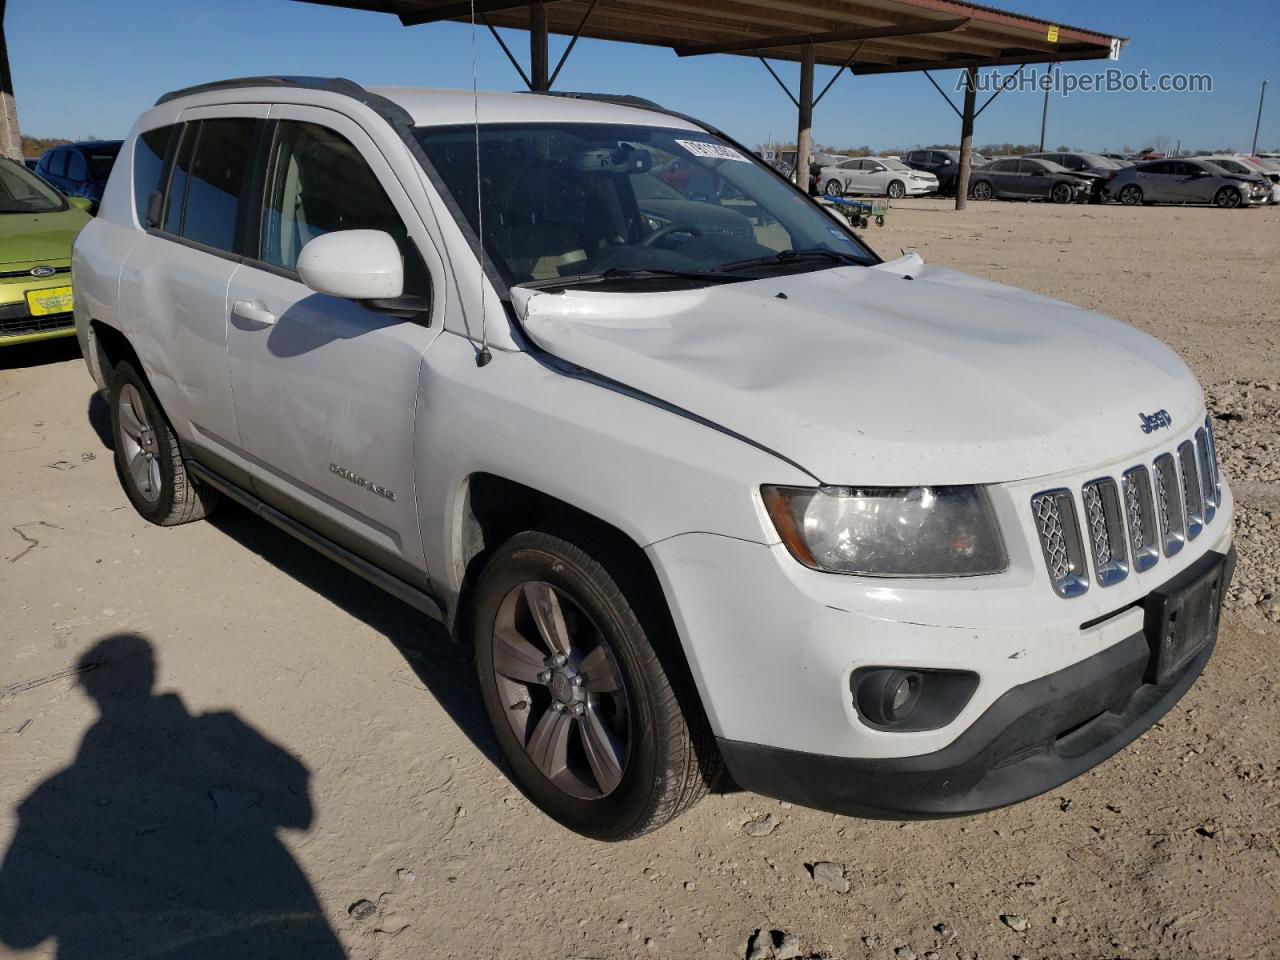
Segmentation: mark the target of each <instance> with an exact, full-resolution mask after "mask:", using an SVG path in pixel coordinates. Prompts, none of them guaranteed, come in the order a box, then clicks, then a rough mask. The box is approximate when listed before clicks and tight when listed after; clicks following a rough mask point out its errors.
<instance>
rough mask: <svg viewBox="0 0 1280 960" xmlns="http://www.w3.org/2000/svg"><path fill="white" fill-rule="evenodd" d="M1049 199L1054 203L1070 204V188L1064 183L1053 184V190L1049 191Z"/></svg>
mask: <svg viewBox="0 0 1280 960" xmlns="http://www.w3.org/2000/svg"><path fill="white" fill-rule="evenodd" d="M1049 199H1050V200H1052V201H1053V202H1054V203H1070V202H1071V187H1069V186H1067V184H1065V183H1055V184H1054V185H1053V189H1052V190H1050V191H1049Z"/></svg>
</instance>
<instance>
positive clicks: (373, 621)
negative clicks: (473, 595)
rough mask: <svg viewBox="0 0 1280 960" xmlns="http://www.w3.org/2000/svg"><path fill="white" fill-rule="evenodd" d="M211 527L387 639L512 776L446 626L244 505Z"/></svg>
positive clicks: (222, 508)
mask: <svg viewBox="0 0 1280 960" xmlns="http://www.w3.org/2000/svg"><path fill="white" fill-rule="evenodd" d="M210 522H212V523H213V524H214V525H215V526H216V527H217V528H218V529H219V530H221V531H222V532H223V533H225V534H226V535H227V536H229V537H231V538H232V539H233V540H235V541H236V542H237V543H239V544H240V545H241V546H243V547H245V548H246V549H248V550H252V551H253V552H254V553H256V554H258V556H260V557H262V558H263V559H264V560H266V561H267V562H268V563H270V564H272V565H273V566H275V567H277V568H278V569H280V570H283V571H284V572H285V573H287V574H288V575H289V576H291V577H293V579H295V580H297V581H298V582H299V583H301V584H303V585H304V586H306V587H307V588H308V589H310V590H314V591H315V592H316V593H318V594H320V595H321V596H323V597H325V598H327V599H328V600H330V601H331V602H333V603H335V604H337V605H338V606H339V607H341V608H342V609H343V610H345V611H346V612H347V613H349V614H351V616H353V617H356V618H357V619H359V620H361V621H363V622H364V623H366V624H368V625H369V626H370V627H372V628H373V629H374V630H377V631H378V632H379V633H381V634H382V635H383V636H385V637H387V639H389V640H390V641H391V642H392V643H393V644H395V646H396V649H397V650H399V652H400V654H401V656H403V657H404V659H405V662H406V663H408V664H409V666H410V667H411V668H412V669H413V671H414V673H415V674H416V675H417V677H418V679H419V680H421V681H422V684H423V686H424V687H426V689H427V691H428V692H429V693H430V694H431V695H432V696H433V697H434V698H435V700H436V702H437V703H439V704H440V705H441V706H442V707H443V708H444V709H445V711H446V712H448V714H449V716H450V718H451V719H452V720H453V722H454V723H456V724H457V725H458V728H459V729H460V730H461V731H462V732H463V733H464V734H466V736H467V738H468V739H469V740H470V741H471V742H472V744H473V745H474V746H475V747H476V749H477V750H479V751H480V752H481V753H482V754H483V755H484V756H485V757H486V758H487V759H488V760H489V762H490V763H492V764H493V765H494V766H495V767H497V768H498V769H499V770H501V771H502V773H503V775H504V776H508V772H507V767H506V761H505V760H504V759H503V757H502V753H501V751H500V750H499V749H498V744H497V741H495V740H494V738H493V733H492V731H491V730H490V727H489V719H488V717H487V716H486V715H485V712H484V707H483V705H482V702H481V699H480V689H479V687H478V686H477V685H476V680H475V670H474V667H473V666H472V662H471V657H470V656H469V654H468V652H467V651H466V650H464V649H463V648H462V647H460V646H459V645H458V644H456V643H454V642H453V641H452V640H451V639H450V638H449V636H448V634H447V633H446V631H445V629H444V627H443V626H442V625H440V624H439V623H436V622H435V621H433V620H430V619H428V618H427V617H425V616H423V615H422V614H420V613H418V612H417V611H416V610H414V609H412V608H411V607H409V606H406V605H405V604H403V603H401V602H400V601H398V600H396V599H394V598H392V597H389V596H388V595H387V594H386V593H384V592H383V591H382V590H380V589H378V588H377V587H375V586H373V585H372V584H370V583H368V582H367V581H365V580H364V579H362V578H361V577H358V576H356V575H355V574H354V573H351V572H350V571H348V570H346V569H345V568H343V567H340V566H338V564H336V563H334V562H333V561H331V560H329V559H327V558H325V557H322V556H320V555H319V554H317V553H315V552H314V551H313V550H311V549H310V548H309V547H306V546H304V545H303V544H300V543H298V541H296V540H295V539H293V537H291V536H289V535H288V534H286V533H284V532H283V531H281V530H278V529H276V528H275V527H274V526H272V525H271V524H269V523H267V522H266V521H264V520H262V519H261V518H259V517H256V516H254V515H253V514H251V513H250V512H249V511H247V510H245V509H244V508H242V507H241V506H239V505H238V504H235V503H232V502H229V501H227V500H225V499H224V500H223V501H222V502H221V503H220V504H219V506H218V510H217V512H216V513H214V514H213V516H212V517H211V518H210ZM508 779H509V777H508ZM712 789H713V791H714V792H716V793H737V792H740V791H741V788H740V787H739V786H738V785H737V784H735V783H734V782H733V780H732V778H731V777H730V776H729V775H728V773H727V772H725V773H723V774H722V775H721V776H720V778H719V780H718V782H717V783H716V784H715V785H714V786H713V788H712Z"/></svg>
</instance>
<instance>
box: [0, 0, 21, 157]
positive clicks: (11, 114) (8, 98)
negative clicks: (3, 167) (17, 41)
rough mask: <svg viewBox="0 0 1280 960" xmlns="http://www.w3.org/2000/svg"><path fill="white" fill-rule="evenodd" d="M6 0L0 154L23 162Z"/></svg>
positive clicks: (0, 21)
mask: <svg viewBox="0 0 1280 960" xmlns="http://www.w3.org/2000/svg"><path fill="white" fill-rule="evenodd" d="M4 7H5V0H0V156H4V157H9V158H11V159H13V160H17V161H18V162H19V163H21V162H22V135H21V133H19V130H18V103H17V101H16V100H14V98H13V76H12V75H11V74H10V73H9V47H8V45H7V44H6V43H5V37H4Z"/></svg>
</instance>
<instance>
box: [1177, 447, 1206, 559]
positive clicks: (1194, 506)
mask: <svg viewBox="0 0 1280 960" xmlns="http://www.w3.org/2000/svg"><path fill="white" fill-rule="evenodd" d="M1178 466H1179V468H1180V469H1179V473H1181V474H1182V503H1183V506H1184V508H1185V509H1186V518H1187V539H1188V540H1194V539H1195V538H1196V537H1198V536H1200V531H1201V530H1203V529H1204V493H1203V487H1202V485H1201V483H1200V468H1199V465H1198V464H1197V463H1196V448H1195V444H1193V443H1192V442H1191V441H1190V440H1183V441H1182V443H1180V444H1178Z"/></svg>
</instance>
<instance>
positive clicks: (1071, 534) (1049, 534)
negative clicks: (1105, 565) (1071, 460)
mask: <svg viewBox="0 0 1280 960" xmlns="http://www.w3.org/2000/svg"><path fill="white" fill-rule="evenodd" d="M1031 511H1032V513H1033V515H1034V516H1035V520H1036V532H1037V533H1038V534H1039V537H1040V549H1041V550H1042V551H1043V552H1044V565H1045V569H1047V570H1048V571H1049V582H1050V583H1051V584H1052V585H1053V589H1054V592H1056V593H1057V594H1058V596H1060V597H1078V596H1080V594H1082V593H1084V592H1085V591H1086V590H1088V589H1089V569H1088V566H1087V564H1086V561H1085V558H1084V544H1083V543H1082V542H1081V540H1080V524H1079V523H1078V522H1077V520H1076V505H1075V500H1074V499H1073V498H1072V496H1071V491H1070V490H1067V489H1065V488H1058V489H1056V490H1045V491H1043V492H1041V493H1037V494H1036V495H1035V496H1033V497H1032V498H1031Z"/></svg>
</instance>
